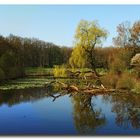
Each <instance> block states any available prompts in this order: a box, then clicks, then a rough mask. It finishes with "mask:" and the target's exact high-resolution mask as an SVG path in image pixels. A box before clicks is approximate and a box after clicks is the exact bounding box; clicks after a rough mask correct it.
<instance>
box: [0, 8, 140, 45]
mask: <svg viewBox="0 0 140 140" xmlns="http://www.w3.org/2000/svg"><path fill="white" fill-rule="evenodd" d="M0 19H1V20H0V34H1V35H4V36H7V35H9V34H10V33H12V34H14V35H19V36H23V37H35V38H38V39H40V40H44V41H48V42H53V43H55V44H58V45H66V46H72V45H73V41H74V33H75V30H76V27H77V25H78V23H79V21H80V20H81V19H86V20H90V21H92V20H98V22H99V24H100V26H101V27H103V28H105V29H106V30H108V32H109V35H108V38H107V40H106V41H105V42H104V46H108V45H111V44H112V37H114V36H115V35H116V26H117V25H118V24H119V23H121V22H123V21H130V22H131V23H134V22H135V21H137V20H139V19H140V5H137V6H136V5H123V6H122V5H114V6H113V5H0Z"/></svg>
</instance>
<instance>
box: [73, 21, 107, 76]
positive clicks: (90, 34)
mask: <svg viewBox="0 0 140 140" xmlns="http://www.w3.org/2000/svg"><path fill="white" fill-rule="evenodd" d="M106 37H107V31H106V30H104V29H103V28H101V27H100V26H99V24H98V22H97V21H87V20H81V21H80V23H79V25H78V27H77V29H76V33H75V48H74V50H73V52H74V51H75V50H76V49H77V47H78V49H79V51H80V50H81V49H82V50H83V52H82V53H80V57H79V59H81V58H82V59H87V62H88V63H89V64H90V68H92V70H93V71H94V72H95V74H96V76H99V75H98V73H97V72H96V62H95V47H97V46H100V45H101V44H102V41H103V40H104V39H106ZM75 52H77V50H76V51H75ZM71 57H73V59H74V58H76V53H75V55H74V53H73V55H72V56H71ZM71 59H72V58H71ZM79 62H80V60H79Z"/></svg>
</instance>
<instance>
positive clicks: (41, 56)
mask: <svg viewBox="0 0 140 140" xmlns="http://www.w3.org/2000/svg"><path fill="white" fill-rule="evenodd" d="M71 51H72V49H71V48H69V47H65V46H58V45H55V44H53V43H48V42H45V41H41V40H39V39H35V38H22V37H19V36H15V35H9V36H8V37H3V36H0V80H4V79H12V78H18V77H22V76H24V68H25V67H47V68H51V67H53V66H54V65H62V64H64V63H67V62H68V60H69V57H70V54H71Z"/></svg>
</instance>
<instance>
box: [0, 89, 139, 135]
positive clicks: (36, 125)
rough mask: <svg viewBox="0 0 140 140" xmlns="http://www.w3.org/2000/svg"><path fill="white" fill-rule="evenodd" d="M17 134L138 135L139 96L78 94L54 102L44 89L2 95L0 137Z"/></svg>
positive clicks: (12, 91)
mask: <svg viewBox="0 0 140 140" xmlns="http://www.w3.org/2000/svg"><path fill="white" fill-rule="evenodd" d="M55 96H57V94H56V95H55ZM17 134H18V135H113V134H118V135H122V134H123V135H131V134H137V135H139V134H140V95H131V94H113V95H104V96H103V95H100V96H92V95H85V94H78V95H74V96H70V97H69V95H64V96H60V97H58V98H56V99H55V100H54V98H53V97H51V96H49V95H48V93H47V91H46V89H43V88H42V89H41V88H40V89H25V90H11V91H7V92H1V93H0V135H17Z"/></svg>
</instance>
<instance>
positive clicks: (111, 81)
mask: <svg viewBox="0 0 140 140" xmlns="http://www.w3.org/2000/svg"><path fill="white" fill-rule="evenodd" d="M118 78H119V77H118V75H117V74H115V73H113V72H109V73H108V74H106V75H105V76H103V77H102V78H101V81H102V82H103V85H104V86H106V87H110V88H114V89H115V88H116V85H117V81H118Z"/></svg>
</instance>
